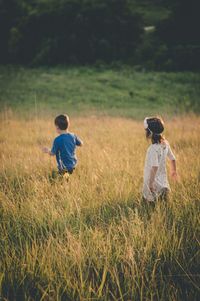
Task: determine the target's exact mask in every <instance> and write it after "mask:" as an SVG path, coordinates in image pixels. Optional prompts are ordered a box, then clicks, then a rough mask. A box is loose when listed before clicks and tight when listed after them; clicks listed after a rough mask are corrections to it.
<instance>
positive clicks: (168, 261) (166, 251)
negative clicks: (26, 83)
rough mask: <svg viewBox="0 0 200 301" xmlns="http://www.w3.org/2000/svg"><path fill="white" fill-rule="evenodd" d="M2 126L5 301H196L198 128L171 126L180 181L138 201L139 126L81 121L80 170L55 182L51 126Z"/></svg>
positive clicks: (0, 267)
mask: <svg viewBox="0 0 200 301" xmlns="http://www.w3.org/2000/svg"><path fill="white" fill-rule="evenodd" d="M3 118H5V116H2V120H1V127H0V128H1V131H0V154H1V160H0V164H1V173H0V185H1V195H0V198H1V200H0V215H1V217H0V233H1V235H0V254H1V255H0V256H1V263H0V295H1V297H2V300H131V301H133V300H153V301H154V300H164V301H165V300H171V301H172V300H173V301H174V300H176V301H183V300H187V301H188V300H191V301H195V300H199V299H198V297H199V288H198V285H199V274H198V273H199V266H198V264H199V253H198V250H199V245H198V243H199V241H198V239H199V220H198V218H199V216H198V212H199V199H200V185H199V184H200V183H199V181H200V174H199V171H200V159H199V149H200V137H199V131H200V122H199V121H200V119H199V118H198V117H194V116H193V117H190V118H189V117H188V118H187V117H185V118H184V119H183V118H176V119H173V120H171V121H168V122H167V131H166V135H167V138H168V140H169V141H170V142H171V146H172V148H173V150H174V151H175V154H176V157H177V160H178V172H179V176H180V182H178V183H171V185H172V193H171V197H170V200H169V203H168V204H167V205H164V204H162V203H158V204H157V205H156V207H155V208H154V209H153V208H151V207H149V206H147V204H144V203H142V202H141V194H140V191H141V185H142V173H143V164H144V157H145V152H146V148H147V146H148V143H147V141H146V140H145V138H144V133H143V132H144V131H143V126H142V123H141V122H137V121H133V120H128V119H122V118H111V117H102V116H101V117H82V118H81V117H77V118H74V119H73V120H72V128H71V130H72V131H74V132H75V133H77V134H78V135H80V137H81V138H82V139H83V140H84V142H85V145H84V147H83V148H82V149H80V150H79V151H78V157H79V166H78V168H77V170H76V171H75V173H74V174H73V175H72V176H71V178H70V181H69V183H67V182H66V181H65V180H63V181H60V180H58V181H56V182H54V183H52V182H51V181H50V180H49V173H50V172H51V170H52V168H54V167H55V161H54V158H49V157H48V156H45V155H44V154H42V152H41V149H40V147H41V146H43V145H49V146H50V144H51V141H52V139H53V137H54V136H55V132H54V126H53V123H52V122H51V120H49V121H46V120H45V121H44V120H39V119H38V120H32V121H24V120H21V119H12V118H10V119H7V120H6V119H3Z"/></svg>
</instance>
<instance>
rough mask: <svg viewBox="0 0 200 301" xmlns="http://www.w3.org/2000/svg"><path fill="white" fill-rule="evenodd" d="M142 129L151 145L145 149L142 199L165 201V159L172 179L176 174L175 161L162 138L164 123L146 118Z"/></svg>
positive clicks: (166, 185) (166, 193)
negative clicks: (169, 164)
mask: <svg viewBox="0 0 200 301" xmlns="http://www.w3.org/2000/svg"><path fill="white" fill-rule="evenodd" d="M144 128H145V132H146V137H147V139H151V143H152V144H151V145H150V146H149V148H148V149H147V154H146V160H145V167H144V184H143V197H144V199H145V200H147V201H149V202H154V201H155V200H156V199H158V198H159V197H161V198H162V199H164V200H166V199H167V195H168V192H169V191H170V187H169V183H168V179H167V170H166V159H167V157H168V158H169V159H170V162H171V175H172V177H173V178H174V179H176V177H177V173H176V159H175V156H174V154H173V152H172V150H171V148H170V145H169V143H168V141H167V140H165V138H164V137H163V136H162V133H163V131H164V123H163V121H162V119H161V118H158V117H151V118H150V117H146V118H145V120H144Z"/></svg>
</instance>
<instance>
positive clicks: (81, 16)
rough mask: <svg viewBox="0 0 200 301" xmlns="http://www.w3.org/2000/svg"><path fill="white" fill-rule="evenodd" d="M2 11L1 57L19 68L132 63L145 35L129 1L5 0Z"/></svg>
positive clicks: (139, 18) (140, 21) (138, 17)
mask: <svg viewBox="0 0 200 301" xmlns="http://www.w3.org/2000/svg"><path fill="white" fill-rule="evenodd" d="M1 11H2V13H1V14H3V16H4V20H3V23H6V22H7V24H6V30H4V29H2V32H0V34H1V36H4V40H6V43H5V47H4V51H3V52H2V53H1V56H2V57H5V58H8V57H9V60H11V61H15V62H20V63H34V64H41V63H44V64H57V63H69V62H70V63H94V62H95V61H96V60H103V61H106V62H110V61H113V60H127V58H130V57H132V56H133V53H134V50H135V48H136V46H137V44H138V42H139V41H140V39H141V36H142V34H143V22H142V18H141V17H140V16H139V15H138V14H135V13H133V12H132V11H131V10H130V8H129V1H128V0H48V1H47V0H32V1H28V0H8V1H7V0H3V1H2V6H1ZM13 14H14V16H13ZM2 28H5V27H2ZM6 52H7V53H8V54H9V55H7V54H6Z"/></svg>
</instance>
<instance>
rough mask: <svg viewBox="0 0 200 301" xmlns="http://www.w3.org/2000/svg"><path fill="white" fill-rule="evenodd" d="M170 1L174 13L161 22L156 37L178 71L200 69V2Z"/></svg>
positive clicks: (195, 0) (191, 0) (196, 0)
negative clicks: (164, 47)
mask: <svg viewBox="0 0 200 301" xmlns="http://www.w3.org/2000/svg"><path fill="white" fill-rule="evenodd" d="M171 3H172V0H168V4H169V5H172V8H173V11H172V13H171V15H170V17H169V18H168V19H167V20H165V21H163V22H161V23H160V24H159V25H158V27H157V31H156V36H157V37H158V38H159V40H160V41H161V43H164V44H165V45H166V55H167V57H168V60H170V61H171V63H172V66H173V68H176V69H179V70H180V69H196V70H199V68H200V59H199V57H200V34H199V28H200V18H199V1H198V0H190V1H187V0H176V1H173V4H171Z"/></svg>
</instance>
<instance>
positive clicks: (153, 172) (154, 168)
mask: <svg viewBox="0 0 200 301" xmlns="http://www.w3.org/2000/svg"><path fill="white" fill-rule="evenodd" d="M157 170H158V166H152V167H151V171H150V178H149V189H150V190H151V192H154V185H153V184H154V181H155V177H156V173H157Z"/></svg>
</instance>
